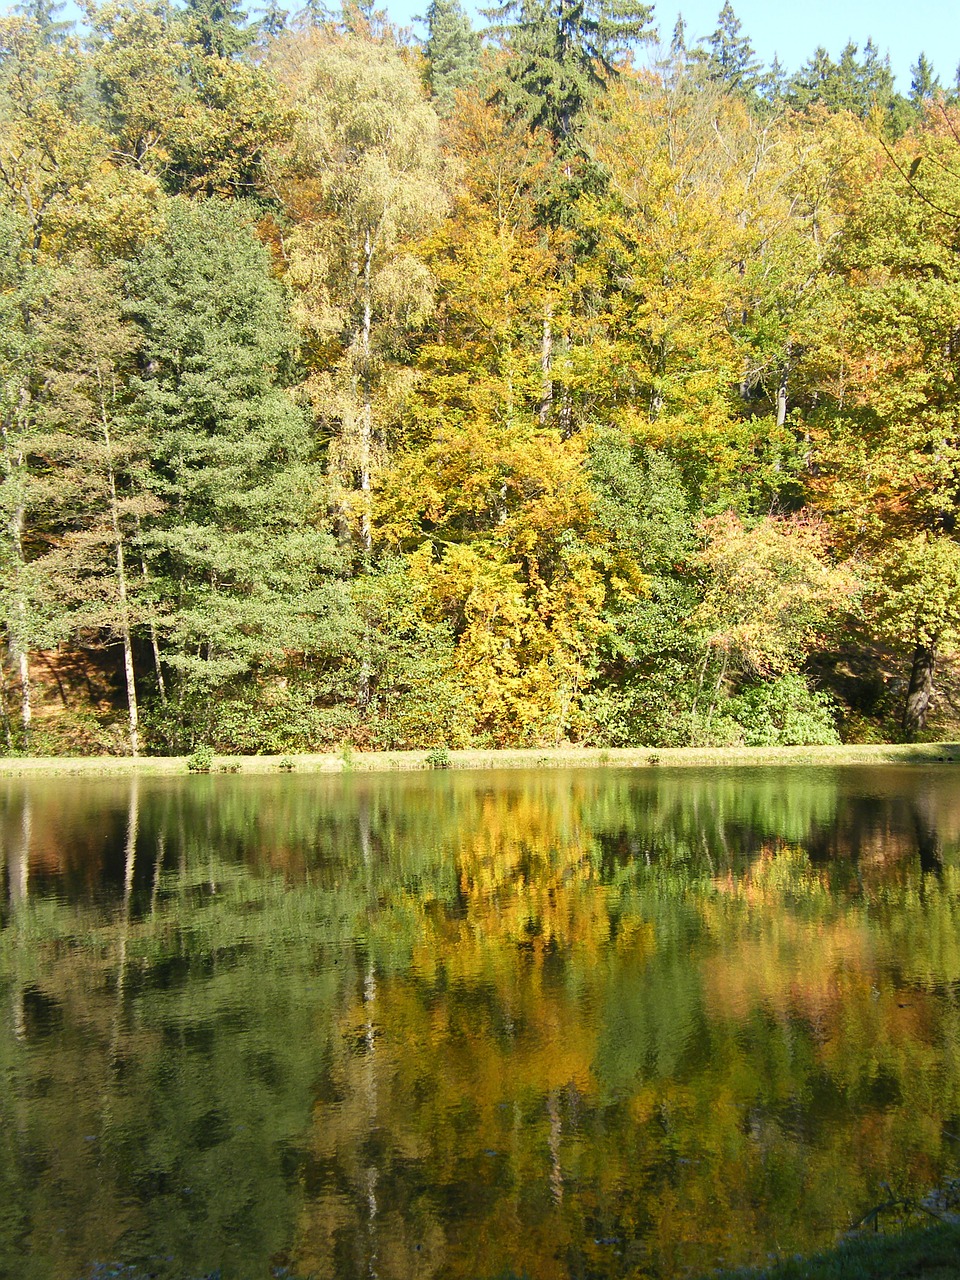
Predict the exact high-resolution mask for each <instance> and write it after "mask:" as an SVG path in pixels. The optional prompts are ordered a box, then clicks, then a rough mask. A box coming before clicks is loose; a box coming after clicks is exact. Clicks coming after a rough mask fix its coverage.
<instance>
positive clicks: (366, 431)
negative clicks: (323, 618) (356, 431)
mask: <svg viewBox="0 0 960 1280" xmlns="http://www.w3.org/2000/svg"><path fill="white" fill-rule="evenodd" d="M372 272H373V242H372V238H371V236H370V232H369V231H368V232H367V235H366V240H365V241H364V262H363V328H362V330H361V334H360V360H361V366H362V380H363V407H362V408H361V411H360V489H361V492H362V493H363V508H362V511H361V514H360V536H361V537H362V539H363V549H364V551H365V553H366V555H367V556H369V555H370V551H371V548H372V547H373V529H372V524H371V510H370V508H371V501H370V497H371V488H372V475H371V472H372V468H373V347H372V329H373V298H372V291H371V290H372Z"/></svg>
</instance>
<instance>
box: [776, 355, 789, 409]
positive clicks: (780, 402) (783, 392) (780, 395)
mask: <svg viewBox="0 0 960 1280" xmlns="http://www.w3.org/2000/svg"><path fill="white" fill-rule="evenodd" d="M789 377H790V358H789V355H788V356H787V357H786V358H785V359H784V361H783V363H782V364H781V365H780V368H779V369H778V370H777V426H778V427H782V426H784V425H785V423H786V421H787V381H788V379H789Z"/></svg>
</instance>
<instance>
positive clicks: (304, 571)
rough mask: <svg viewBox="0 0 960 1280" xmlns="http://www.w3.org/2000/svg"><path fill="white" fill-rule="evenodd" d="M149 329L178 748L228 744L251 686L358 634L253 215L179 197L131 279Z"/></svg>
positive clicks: (162, 618)
mask: <svg viewBox="0 0 960 1280" xmlns="http://www.w3.org/2000/svg"><path fill="white" fill-rule="evenodd" d="M127 289H128V293H129V303H128V306H129V310H130V313H131V315H132V317H133V319H134V320H135V322H136V324H137V326H138V328H139V330H140V372H139V374H138V375H137V376H136V377H135V378H133V379H132V380H131V392H132V398H131V405H130V413H131V414H132V415H133V417H134V418H135V419H136V420H137V422H138V424H139V425H140V427H141V428H142V429H143V430H144V431H145V432H147V433H148V434H149V436H150V438H151V442H152V443H151V457H150V466H149V470H148V471H147V472H146V474H145V475H144V476H143V484H144V487H145V488H147V489H148V490H149V491H150V492H151V493H152V494H153V495H154V497H155V499H156V501H157V502H158V503H159V504H161V505H162V512H161V514H159V515H158V516H156V517H152V518H151V519H149V520H144V528H143V544H144V547H145V549H146V553H147V559H148V563H149V566H150V572H151V578H152V583H153V590H154V592H155V593H156V595H157V597H158V615H159V629H160V635H161V641H162V647H163V661H164V665H165V667H166V668H167V670H168V671H169V672H170V673H171V675H172V677H173V681H172V683H173V693H174V697H173V700H172V703H171V706H170V715H171V717H172V723H171V725H170V727H169V729H168V734H169V740H170V741H171V742H172V743H174V744H177V745H180V746H182V747H189V746H191V745H192V744H193V743H194V742H196V741H197V740H198V739H199V740H202V739H204V738H205V737H208V736H215V734H216V731H217V716H218V710H219V711H222V710H223V700H224V699H225V698H227V697H228V696H229V695H230V694H232V693H236V692H237V691H238V690H239V689H240V688H241V687H242V684H243V682H244V681H249V680H250V679H251V677H256V676H258V675H259V676H261V677H264V678H266V675H267V673H269V672H271V671H273V672H276V671H277V670H278V669H279V668H282V667H283V665H284V662H285V661H288V660H289V659H290V658H291V656H295V655H297V654H299V655H301V658H303V657H304V656H306V655H315V654H317V653H320V654H322V653H325V652H330V651H331V650H333V649H335V648H336V647H337V646H338V645H339V644H340V643H341V642H342V639H343V635H344V633H345V631H346V630H347V629H348V627H349V608H348V603H347V600H346V597H345V593H344V592H343V590H342V588H341V586H340V584H339V583H338V581H337V580H336V578H335V576H334V575H335V571H336V569H337V567H338V564H339V560H338V555H337V552H336V549H335V546H334V543H333V541H332V539H331V538H330V536H329V535H328V534H327V533H326V532H324V531H323V529H322V528H321V527H320V525H321V524H322V522H323V515H324V504H325V500H326V494H325V489H324V485H323V483H322V479H321V476H320V474H319V471H318V468H317V466H316V464H315V461H314V456H313V447H312V442H311V437H310V432H309V429H308V425H307V422H306V420H305V418H304V415H303V413H302V412H301V411H300V410H299V409H297V408H296V407H295V406H294V404H293V403H292V401H291V399H290V397H289V395H288V394H287V392H286V391H285V390H284V386H283V383H284V381H285V379H286V378H288V377H289V372H290V367H289V359H290V349H291V334H290V332H289V329H288V327H287V322H286V317H285V299H284V297H283V295H282V292H281V289H280V287H279V286H278V285H277V283H276V282H275V281H274V280H273V279H272V278H271V273H270V264H269V258H268V255H267V253H266V251H265V250H264V249H263V248H262V247H261V246H260V245H259V244H258V243H257V242H256V240H255V238H254V237H253V235H252V233H251V231H250V229H249V227H248V226H247V225H246V224H245V221H244V218H243V216H242V214H241V213H240V212H239V211H234V210H232V209H231V207H230V206H229V205H226V204H222V203H218V202H215V201H208V202H204V203H200V204H196V205H189V204H186V203H180V202H175V203H174V204H173V205H172V207H171V209H170V215H169V223H168V226H167V230H166V232H165V233H164V235H163V236H162V237H160V238H159V239H158V240H156V241H155V242H153V243H152V244H150V245H149V246H147V248H145V249H144V250H143V252H142V253H141V254H140V255H139V257H138V259H137V260H136V261H135V262H134V263H132V264H131V265H130V268H129V270H128V272H127Z"/></svg>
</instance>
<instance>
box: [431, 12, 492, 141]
mask: <svg viewBox="0 0 960 1280" xmlns="http://www.w3.org/2000/svg"><path fill="white" fill-rule="evenodd" d="M423 52H424V55H425V56H426V59H427V83H428V85H429V86H430V91H431V93H432V94H433V103H434V107H435V108H436V110H437V112H438V114H440V115H442V116H445V115H449V114H450V112H451V111H452V110H453V99H454V94H455V93H456V92H457V90H458V89H466V88H467V87H468V86H469V85H470V84H472V83H473V82H474V81H475V79H476V76H477V72H478V70H479V68H480V37H479V35H478V34H477V33H476V32H475V31H474V30H473V27H472V26H471V25H470V19H469V18H468V17H467V15H466V13H465V12H464V10H463V7H462V6H461V4H460V3H459V0H430V7H429V8H428V9H427V39H426V43H425V44H424V47H423Z"/></svg>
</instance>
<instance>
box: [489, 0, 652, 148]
mask: <svg viewBox="0 0 960 1280" xmlns="http://www.w3.org/2000/svg"><path fill="white" fill-rule="evenodd" d="M652 13H653V9H652V6H651V5H647V4H638V3H636V0H592V2H591V3H584V0H507V2H506V3H505V4H503V5H501V6H500V7H499V8H498V9H492V10H488V11H487V16H488V17H489V18H490V19H491V20H492V21H493V22H494V26H493V28H492V31H493V33H494V34H496V35H499V36H500V37H501V38H502V39H503V40H504V42H505V44H506V46H507V48H508V50H509V52H510V54H511V57H510V59H509V60H508V62H507V63H506V66H505V69H504V73H503V74H504V80H503V83H502V85H501V87H500V89H499V90H498V92H497V95H496V97H497V100H498V101H499V102H501V103H502V104H503V105H504V106H505V107H506V109H507V110H508V111H509V112H510V113H511V114H512V115H514V116H516V117H518V118H520V119H523V120H524V121H525V122H526V123H527V124H528V125H529V126H530V127H531V128H538V129H543V130H544V131H545V132H546V133H547V134H548V135H549V136H550V138H551V139H552V141H553V144H554V147H555V149H556V152H557V155H558V156H559V157H560V158H561V159H567V158H570V157H573V156H575V155H583V154H584V148H583V141H582V137H581V133H580V123H581V118H582V116H583V115H584V113H585V112H586V110H587V108H588V107H589V105H590V103H591V102H592V101H593V99H594V98H595V97H596V95H597V93H598V91H599V90H601V89H602V88H603V86H604V85H605V83H606V82H607V81H608V80H609V79H610V78H611V77H613V76H615V75H616V71H617V68H616V63H617V60H618V59H619V58H620V57H622V56H623V55H624V54H626V53H627V52H628V51H629V50H630V49H631V48H632V47H633V46H634V45H635V44H636V43H638V42H639V41H642V40H646V39H648V38H649V37H650V35H651V34H652V32H651V29H650V20H651V16H652Z"/></svg>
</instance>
